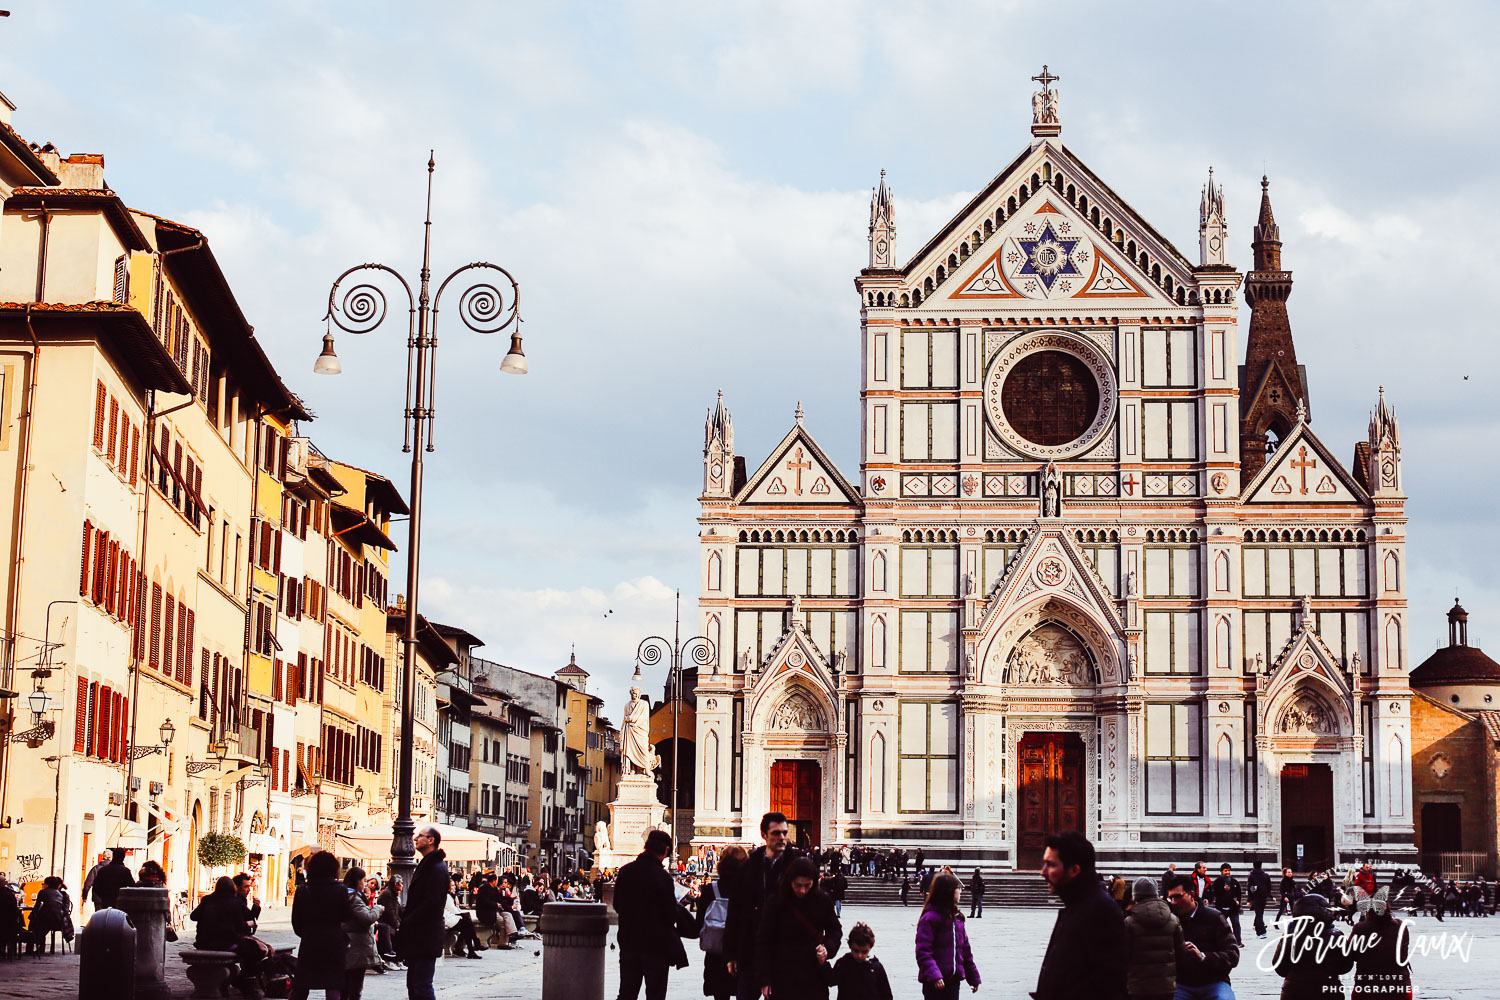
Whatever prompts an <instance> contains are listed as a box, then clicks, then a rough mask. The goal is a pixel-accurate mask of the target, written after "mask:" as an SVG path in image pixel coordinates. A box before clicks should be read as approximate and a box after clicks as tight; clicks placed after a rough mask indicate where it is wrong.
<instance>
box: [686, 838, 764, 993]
mask: <svg viewBox="0 0 1500 1000" xmlns="http://www.w3.org/2000/svg"><path fill="white" fill-rule="evenodd" d="M749 857H750V854H749V852H747V851H746V850H745V849H744V848H743V847H740V846H739V845H738V844H732V845H730V846H729V847H726V848H724V853H723V854H722V855H720V856H719V862H718V865H719V867H718V875H719V880H718V881H717V882H709V883H707V884H705V885H704V886H703V890H702V891H701V892H699V893H698V899H697V910H696V912H695V914H694V922H695V923H696V924H697V927H698V945H699V947H700V948H701V949H702V951H703V995H704V996H706V997H713V998H714V1000H732V998H733V997H734V995H735V992H736V990H737V988H738V982H737V978H736V977H735V976H734V975H733V974H731V973H730V971H729V959H728V957H727V955H726V952H725V935H724V931H725V923H726V920H727V918H728V916H729V899H730V897H731V896H733V895H734V880H735V878H736V877H737V876H738V875H739V873H740V869H741V868H743V867H744V866H745V861H746V859H748V858H749ZM716 902H717V903H719V904H721V905H719V906H715V905H714V904H715V903H716ZM710 914H712V915H713V920H712V922H710V920H709V917H710ZM713 925H717V926H713Z"/></svg>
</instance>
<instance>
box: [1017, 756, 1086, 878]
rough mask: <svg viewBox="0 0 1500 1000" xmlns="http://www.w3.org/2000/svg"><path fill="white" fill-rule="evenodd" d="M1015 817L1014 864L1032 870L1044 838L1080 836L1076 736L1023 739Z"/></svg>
mask: <svg viewBox="0 0 1500 1000" xmlns="http://www.w3.org/2000/svg"><path fill="white" fill-rule="evenodd" d="M1016 758H1017V761H1018V764H1019V768H1020V770H1019V789H1018V791H1019V795H1018V801H1019V802H1020V810H1019V812H1020V815H1019V817H1018V823H1019V829H1018V836H1017V844H1016V848H1017V849H1016V863H1017V864H1018V866H1020V867H1022V868H1036V867H1039V866H1040V865H1041V863H1042V855H1043V854H1044V853H1046V840H1047V837H1048V836H1049V835H1051V834H1053V833H1058V832H1060V831H1063V830H1077V831H1079V832H1080V833H1082V832H1084V829H1083V826H1084V816H1083V810H1084V794H1083V740H1082V739H1081V738H1080V737H1079V736H1078V734H1077V733H1027V734H1026V735H1025V736H1023V737H1021V742H1020V745H1019V746H1018V747H1017V748H1016Z"/></svg>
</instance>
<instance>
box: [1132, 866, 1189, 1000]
mask: <svg viewBox="0 0 1500 1000" xmlns="http://www.w3.org/2000/svg"><path fill="white" fill-rule="evenodd" d="M1131 894H1132V896H1133V901H1132V902H1131V904H1130V911H1129V912H1128V913H1126V914H1125V993H1126V995H1127V996H1129V997H1130V1000H1172V995H1173V994H1174V993H1175V992H1176V991H1177V956H1179V955H1181V954H1182V953H1183V951H1184V950H1185V949H1186V941H1185V939H1184V938H1183V936H1182V925H1181V924H1180V923H1178V922H1177V917H1176V916H1174V915H1173V913H1172V908H1171V907H1170V906H1168V905H1167V904H1166V901H1165V900H1163V899H1162V898H1161V897H1160V896H1158V895H1157V894H1156V880H1155V879H1151V878H1138V879H1136V880H1135V883H1134V885H1132V887H1131Z"/></svg>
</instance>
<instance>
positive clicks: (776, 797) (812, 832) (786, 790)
mask: <svg viewBox="0 0 1500 1000" xmlns="http://www.w3.org/2000/svg"><path fill="white" fill-rule="evenodd" d="M822 785H823V769H822V768H821V767H819V766H818V764H817V762H816V761H811V760H778V761H776V762H775V763H774V764H772V765H771V811H772V812H779V813H785V814H786V819H787V825H788V826H789V827H791V830H790V833H791V838H790V839H791V842H792V844H793V845H794V846H796V847H798V848H800V849H802V850H804V851H810V850H813V849H815V848H817V847H818V846H819V845H820V842H821V837H820V836H819V833H820V831H819V828H820V826H821V825H822V824H821V822H820V820H821V818H822V804H823V803H822V794H821V789H822Z"/></svg>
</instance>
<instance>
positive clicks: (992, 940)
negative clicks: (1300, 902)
mask: <svg viewBox="0 0 1500 1000" xmlns="http://www.w3.org/2000/svg"><path fill="white" fill-rule="evenodd" d="M918 912H919V911H918V909H917V907H915V906H913V907H910V908H905V909H903V908H901V907H885V906H847V907H845V908H844V929H845V931H846V933H847V931H848V929H849V928H850V927H852V926H854V924H855V922H857V921H860V920H863V921H864V922H865V923H867V924H869V925H870V926H871V927H872V928H873V929H874V931H875V936H876V943H875V954H876V955H878V956H879V957H880V960H881V961H882V962H883V963H884V964H885V966H886V971H887V972H888V973H889V974H890V979H891V986H892V988H893V989H894V991H895V994H896V996H897V997H898V998H908V997H909V998H915V997H920V996H921V990H920V988H919V987H918V986H917V982H916V961H915V959H914V958H913V954H912V940H913V936H914V932H915V928H916V922H917V914H918ZM1052 920H1053V914H1052V912H1051V911H1047V910H1022V909H1009V910H999V909H995V910H990V911H987V912H986V914H985V916H984V917H983V918H982V919H980V920H974V921H971V922H970V924H969V927H970V931H969V936H970V939H971V940H972V942H973V944H974V952H975V955H974V957H975V961H976V962H977V964H978V966H979V972H980V975H981V976H982V977H983V979H984V985H983V986H982V987H981V988H980V991H979V995H980V996H981V997H985V996H988V997H994V998H1006V1000H1010V998H1024V997H1026V996H1027V995H1028V994H1029V993H1030V991H1031V990H1032V989H1034V988H1035V987H1036V973H1037V967H1038V965H1040V963H1041V959H1042V953H1043V952H1044V951H1045V950H1046V947H1047V937H1048V934H1049V933H1050V931H1051V928H1052ZM262 924H263V927H262V931H263V934H262V936H263V937H265V938H266V939H267V940H269V941H271V942H272V943H273V944H276V945H278V946H284V945H291V944H295V943H296V937H295V935H293V934H292V932H291V929H290V926H289V925H288V923H287V922H286V918H285V917H282V918H281V919H279V920H277V919H275V918H271V919H268V920H265V921H262ZM1414 930H1415V932H1416V933H1417V934H1419V935H1428V936H1434V935H1437V934H1441V933H1443V932H1447V933H1448V935H1449V939H1448V940H1449V941H1450V942H1453V941H1454V939H1455V938H1456V937H1457V936H1458V935H1467V937H1466V938H1465V939H1464V940H1463V942H1462V945H1463V947H1462V948H1461V949H1460V950H1467V955H1468V961H1467V962H1466V961H1464V959H1463V957H1462V956H1461V954H1458V953H1455V954H1451V955H1449V956H1448V957H1447V958H1446V959H1444V958H1440V957H1439V956H1438V955H1437V954H1435V953H1434V954H1430V955H1426V956H1423V955H1420V954H1418V955H1416V956H1415V957H1414V958H1413V960H1412V967H1413V970H1414V972H1415V977H1416V985H1417V997H1418V998H1419V1000H1438V998H1444V997H1452V998H1458V997H1474V998H1479V997H1484V998H1491V997H1494V996H1496V995H1497V987H1496V984H1497V983H1500V917H1481V918H1474V919H1462V918H1452V919H1449V920H1448V921H1446V922H1444V923H1438V922H1437V921H1436V920H1434V919H1433V918H1431V917H1419V918H1417V919H1416V920H1415V927H1414ZM1273 940H1274V939H1273V938H1272V937H1269V936H1268V937H1267V938H1266V939H1265V940H1264V941H1257V940H1255V939H1253V938H1252V939H1250V940H1248V941H1247V942H1246V951H1245V953H1244V956H1243V958H1242V959H1241V962H1240V967H1239V969H1238V970H1237V971H1236V973H1235V975H1234V977H1233V983H1234V989H1235V994H1236V996H1238V997H1242V998H1246V997H1275V996H1277V995H1279V993H1280V991H1281V980H1280V978H1278V977H1277V976H1276V975H1275V974H1274V973H1271V972H1267V971H1262V969H1260V968H1257V967H1256V957H1257V954H1258V953H1259V952H1260V950H1261V948H1262V947H1265V948H1266V952H1265V957H1264V959H1263V961H1262V963H1261V964H1263V965H1266V966H1269V964H1270V958H1269V956H1270V950H1269V943H1270V942H1271V941H1273ZM613 942H614V932H613V930H612V931H611V933H610V945H609V946H607V947H609V948H610V949H611V950H609V951H608V961H607V963H606V972H605V984H604V995H605V997H606V998H609V1000H613V998H614V997H615V995H616V992H617V991H618V989H619V974H618V965H617V960H618V954H619V953H618V952H616V951H614V950H612V949H613ZM685 943H686V944H687V945H688V960H689V962H691V963H692V964H691V965H690V967H689V968H687V969H683V970H680V971H676V972H674V973H673V974H672V977H671V981H670V987H669V989H668V992H667V995H668V997H669V1000H696V998H699V997H701V996H702V995H703V972H702V969H703V966H702V961H701V958H702V956H701V953H700V952H699V951H698V949H697V947H696V942H693V941H688V942H685ZM183 946H184V945H182V944H178V945H169V946H168V948H169V951H170V952H175V951H176V950H177V949H179V948H181V947H183ZM540 951H541V943H540V942H538V941H527V942H520V943H518V945H517V946H516V947H515V948H513V949H511V950H509V951H486V952H484V953H483V955H482V956H481V957H480V958H479V959H478V960H472V961H471V960H468V959H445V960H444V961H442V962H441V963H439V965H438V969H437V977H436V986H437V994H438V996H439V997H441V998H454V1000H458V998H470V997H473V998H495V1000H536V998H537V997H539V996H540V995H541V988H542V959H541V956H540ZM168 963H169V965H170V966H171V967H172V968H171V973H172V981H171V984H172V987H173V996H174V997H186V996H187V995H188V993H189V992H190V989H191V987H190V985H189V984H188V982H187V978H186V977H185V976H184V975H182V963H181V961H180V960H179V959H177V958H175V956H174V955H169V958H168ZM1348 978H1349V977H1346V985H1347V982H1348ZM77 984H78V959H77V957H76V956H74V955H68V956H66V957H63V956H54V957H50V958H44V959H40V960H39V959H33V958H22V959H20V960H18V961H15V962H9V963H0V997H7V998H11V997H13V998H16V1000H32V998H48V1000H52V998H60V997H73V996H76V994H77ZM313 995H314V996H317V995H318V994H316V993H314V994H313ZM364 995H365V997H366V998H367V1000H404V998H405V997H406V987H405V978H404V976H403V975H401V974H399V973H390V974H387V975H384V976H370V977H369V978H367V979H366V981H365V992H364ZM964 995H965V996H967V995H968V994H967V992H965V993H964Z"/></svg>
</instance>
